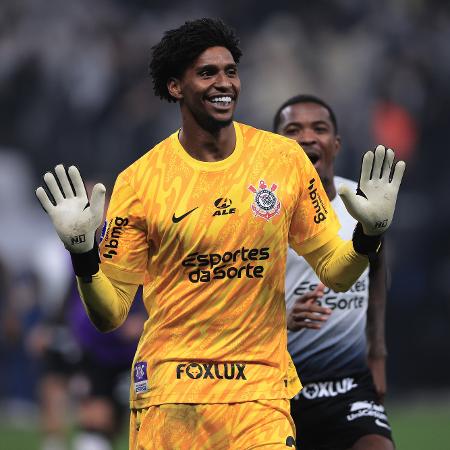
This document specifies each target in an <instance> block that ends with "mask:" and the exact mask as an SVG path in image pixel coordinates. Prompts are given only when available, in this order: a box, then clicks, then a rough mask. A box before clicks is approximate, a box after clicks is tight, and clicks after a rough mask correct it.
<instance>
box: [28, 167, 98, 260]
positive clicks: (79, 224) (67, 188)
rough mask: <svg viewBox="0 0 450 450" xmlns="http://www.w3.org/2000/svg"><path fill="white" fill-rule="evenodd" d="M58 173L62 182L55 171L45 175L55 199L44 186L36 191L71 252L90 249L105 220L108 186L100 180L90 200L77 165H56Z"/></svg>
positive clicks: (82, 251)
mask: <svg viewBox="0 0 450 450" xmlns="http://www.w3.org/2000/svg"><path fill="white" fill-rule="evenodd" d="M55 173H56V176H57V177H58V181H59V185H58V182H57V181H56V178H55V176H54V175H53V173H51V172H47V173H46V174H45V175H44V181H45V183H46V185H47V187H48V190H49V192H50V194H51V196H52V197H53V199H51V198H50V197H49V196H48V194H47V192H46V191H45V189H44V188H43V187H42V186H40V187H38V188H37V189H36V195H37V197H38V199H39V201H40V202H41V205H42V207H43V208H44V210H45V211H46V212H47V213H48V215H49V216H50V219H51V220H52V222H53V226H54V227H55V230H56V232H57V233H58V236H59V237H60V239H61V240H62V241H63V243H64V246H65V247H66V249H67V250H69V251H70V252H71V253H86V252H89V251H90V250H92V249H93V247H94V240H95V231H96V230H97V228H98V227H99V226H100V224H101V222H102V220H103V210H104V207H105V192H106V189H105V186H103V184H101V183H98V184H96V185H95V186H94V188H93V190H92V195H91V201H90V202H89V200H88V198H87V194H86V189H85V187H84V183H83V180H82V178H81V175H80V172H79V171H78V169H77V168H76V167H75V166H70V167H69V169H68V170H67V173H66V170H65V169H64V166H63V165H62V164H59V165H57V166H56V167H55ZM69 179H70V181H69ZM71 183H72V185H71ZM72 187H73V189H72ZM74 191H75V192H74Z"/></svg>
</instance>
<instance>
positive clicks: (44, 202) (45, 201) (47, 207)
mask: <svg viewBox="0 0 450 450" xmlns="http://www.w3.org/2000/svg"><path fill="white" fill-rule="evenodd" d="M36 197H37V198H38V200H39V202H40V203H41V206H42V207H43V208H44V211H45V212H46V213H47V214H48V213H49V211H51V209H52V208H53V207H54V205H53V203H52V202H51V201H50V199H49V198H48V195H47V192H45V189H44V188H43V187H42V186H39V187H38V188H37V189H36Z"/></svg>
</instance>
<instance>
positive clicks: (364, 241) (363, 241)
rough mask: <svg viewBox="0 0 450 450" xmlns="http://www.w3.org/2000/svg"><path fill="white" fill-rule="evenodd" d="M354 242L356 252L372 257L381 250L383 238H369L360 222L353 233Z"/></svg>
mask: <svg viewBox="0 0 450 450" xmlns="http://www.w3.org/2000/svg"><path fill="white" fill-rule="evenodd" d="M352 242H353V248H354V249H355V252H357V253H360V254H362V255H367V256H371V255H372V254H375V253H377V252H378V250H379V249H380V246H381V242H382V238H381V236H367V235H366V234H364V231H363V227H362V225H361V224H360V223H359V222H358V223H357V224H356V227H355V230H354V231H353V237H352Z"/></svg>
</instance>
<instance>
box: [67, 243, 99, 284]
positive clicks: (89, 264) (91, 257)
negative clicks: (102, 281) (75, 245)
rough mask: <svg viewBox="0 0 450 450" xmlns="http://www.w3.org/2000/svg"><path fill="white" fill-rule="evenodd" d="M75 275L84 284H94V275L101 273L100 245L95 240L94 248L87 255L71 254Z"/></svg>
mask: <svg viewBox="0 0 450 450" xmlns="http://www.w3.org/2000/svg"><path fill="white" fill-rule="evenodd" d="M70 257H71V258H72V266H73V270H74V271H75V275H76V276H77V277H80V278H82V279H83V281H84V282H86V283H90V282H92V275H95V274H96V273H97V272H98V271H99V263H100V257H99V255H98V244H97V242H96V241H95V240H94V248H93V249H92V250H89V251H88V252H85V253H72V252H71V253H70Z"/></svg>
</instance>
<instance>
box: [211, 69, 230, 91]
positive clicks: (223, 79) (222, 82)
mask: <svg viewBox="0 0 450 450" xmlns="http://www.w3.org/2000/svg"><path fill="white" fill-rule="evenodd" d="M214 84H215V85H216V86H217V87H221V88H228V87H230V86H231V80H230V79H229V78H228V77H227V75H226V74H225V73H224V72H219V73H218V74H217V77H216V81H215V83H214Z"/></svg>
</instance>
